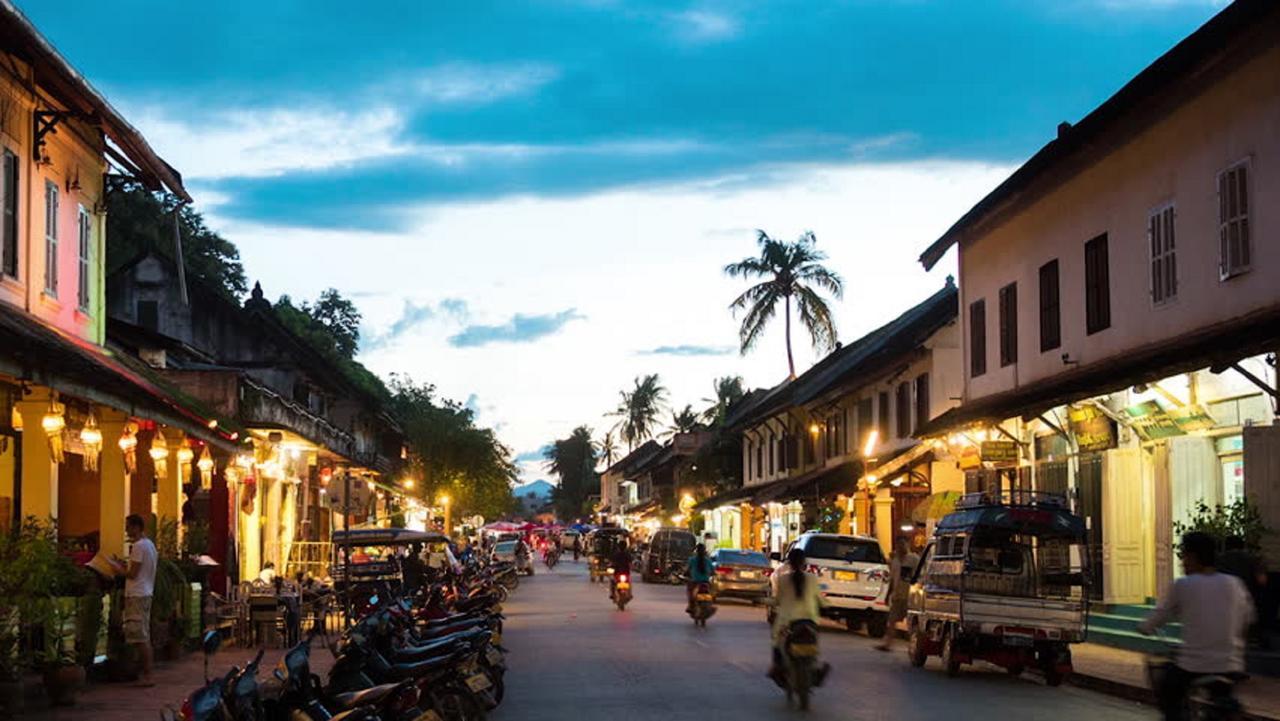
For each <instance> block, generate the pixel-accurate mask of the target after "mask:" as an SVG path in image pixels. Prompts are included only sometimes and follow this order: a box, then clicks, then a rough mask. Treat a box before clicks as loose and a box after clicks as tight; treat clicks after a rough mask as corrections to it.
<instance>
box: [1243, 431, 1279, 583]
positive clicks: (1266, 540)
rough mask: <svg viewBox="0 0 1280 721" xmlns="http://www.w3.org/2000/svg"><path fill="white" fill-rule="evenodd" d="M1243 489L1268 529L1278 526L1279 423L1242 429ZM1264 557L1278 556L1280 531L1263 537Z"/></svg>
mask: <svg viewBox="0 0 1280 721" xmlns="http://www.w3.org/2000/svg"><path fill="white" fill-rule="evenodd" d="M1244 492H1245V494H1246V495H1247V496H1248V497H1249V501H1250V502H1251V503H1252V504H1253V505H1254V506H1255V507H1256V508H1257V509H1258V512H1259V513H1261V514H1262V522H1263V524H1265V525H1266V526H1267V527H1268V528H1280V425H1275V426H1250V427H1249V428H1246V429H1244ZM1262 554H1263V558H1273V559H1274V558H1280V534H1276V533H1266V534H1263V536H1262Z"/></svg>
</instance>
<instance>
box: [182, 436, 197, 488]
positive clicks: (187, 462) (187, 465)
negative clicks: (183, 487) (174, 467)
mask: <svg viewBox="0 0 1280 721" xmlns="http://www.w3.org/2000/svg"><path fill="white" fill-rule="evenodd" d="M195 457H196V454H195V451H193V450H191V447H190V446H187V445H183V446H181V447H179V448H178V482H179V483H183V484H185V483H186V482H187V478H188V477H190V475H191V461H193V460H195Z"/></svg>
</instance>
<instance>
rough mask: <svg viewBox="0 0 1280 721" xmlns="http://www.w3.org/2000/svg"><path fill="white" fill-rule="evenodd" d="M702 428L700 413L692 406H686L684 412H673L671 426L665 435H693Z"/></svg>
mask: <svg viewBox="0 0 1280 721" xmlns="http://www.w3.org/2000/svg"><path fill="white" fill-rule="evenodd" d="M700 427H702V423H701V422H700V421H699V419H698V413H697V412H696V411H694V410H693V406H692V405H686V406H685V407H684V410H682V411H672V412H671V425H669V426H667V432H666V433H665V434H663V435H668V436H674V435H675V434H677V433H692V432H694V431H696V430H698V429H699V428H700Z"/></svg>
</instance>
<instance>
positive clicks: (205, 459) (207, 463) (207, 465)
mask: <svg viewBox="0 0 1280 721" xmlns="http://www.w3.org/2000/svg"><path fill="white" fill-rule="evenodd" d="M196 468H199V469H200V470H201V471H202V472H204V473H208V472H209V471H212V470H213V458H211V457H209V454H207V453H206V454H205V455H203V456H201V457H200V460H198V461H196Z"/></svg>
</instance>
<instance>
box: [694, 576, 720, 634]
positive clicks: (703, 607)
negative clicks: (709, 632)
mask: <svg viewBox="0 0 1280 721" xmlns="http://www.w3.org/2000/svg"><path fill="white" fill-rule="evenodd" d="M715 613H716V597H715V596H714V595H712V593H711V585H710V584H707V583H699V584H698V585H697V587H696V588H694V589H693V604H692V605H691V606H690V607H689V617H690V618H692V619H693V625H695V626H701V627H703V628H706V627H707V619H709V618H711V617H712V616H714V615H715Z"/></svg>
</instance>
